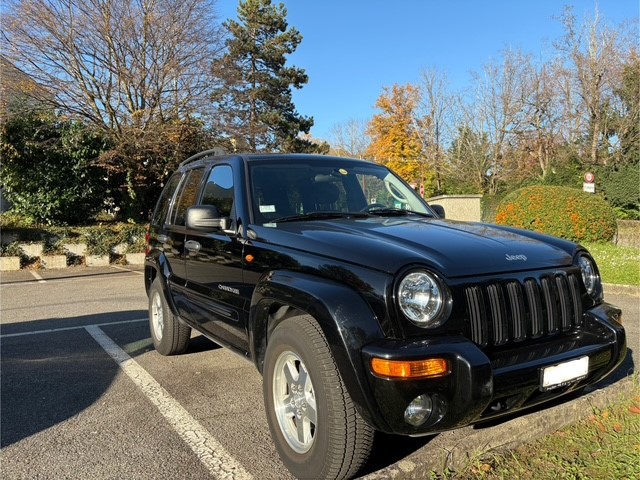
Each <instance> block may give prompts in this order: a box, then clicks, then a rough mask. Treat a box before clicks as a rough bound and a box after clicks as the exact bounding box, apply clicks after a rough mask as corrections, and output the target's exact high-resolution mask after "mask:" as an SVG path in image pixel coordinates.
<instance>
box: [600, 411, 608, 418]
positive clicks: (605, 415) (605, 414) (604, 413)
mask: <svg viewBox="0 0 640 480" xmlns="http://www.w3.org/2000/svg"><path fill="white" fill-rule="evenodd" d="M602 418H604V419H605V420H606V419H607V418H609V411H607V410H605V411H604V412H602Z"/></svg>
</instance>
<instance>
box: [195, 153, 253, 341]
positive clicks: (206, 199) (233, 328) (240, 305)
mask: <svg viewBox="0 0 640 480" xmlns="http://www.w3.org/2000/svg"><path fill="white" fill-rule="evenodd" d="M200 204H201V205H215V206H216V207H217V209H218V212H219V213H220V216H221V217H224V218H227V219H228V228H226V229H224V230H222V229H221V230H220V231H216V232H213V233H201V232H198V231H197V230H191V229H189V230H187V235H186V241H185V248H186V251H187V255H186V269H187V277H188V279H189V281H188V285H187V287H188V295H189V303H190V307H191V310H192V316H193V320H194V321H195V322H196V323H198V324H199V325H200V328H201V329H202V330H204V331H205V332H206V333H207V334H209V335H211V336H212V337H214V338H216V339H219V340H220V341H221V343H223V344H224V345H226V346H228V347H232V348H234V349H236V350H238V351H240V352H242V353H246V352H247V350H248V341H247V332H246V321H247V318H246V311H245V309H246V306H247V302H248V299H247V295H248V293H247V289H246V288H244V284H243V282H242V250H243V244H242V242H241V239H240V237H239V236H238V235H237V226H236V224H235V212H234V208H233V207H234V188H233V171H232V168H231V166H229V165H215V166H214V167H213V168H212V169H211V172H210V173H209V176H208V178H207V183H206V185H205V187H204V190H203V194H202V200H201V201H200Z"/></svg>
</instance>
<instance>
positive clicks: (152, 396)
mask: <svg viewBox="0 0 640 480" xmlns="http://www.w3.org/2000/svg"><path fill="white" fill-rule="evenodd" d="M85 329H86V330H87V332H89V334H90V335H91V336H92V337H93V338H94V339H95V341H96V342H98V343H99V344H100V346H101V347H102V348H103V349H104V351H105V352H107V353H108V354H109V356H110V357H111V358H113V360H115V362H116V363H117V364H118V365H119V366H120V368H121V369H122V370H123V371H124V373H126V374H127V376H128V377H129V378H130V379H131V380H132V381H133V383H135V384H136V386H137V387H138V388H139V389H140V390H141V391H142V393H144V394H145V396H146V397H147V398H148V399H149V400H150V401H151V403H153V404H154V405H155V406H156V407H157V408H158V410H159V411H160V413H161V414H162V416H163V417H164V418H165V419H166V420H167V421H168V422H169V424H170V425H171V426H172V427H173V429H174V430H175V431H176V432H177V433H178V435H180V437H181V438H182V440H184V442H185V443H186V444H187V445H189V447H190V448H191V450H192V451H193V452H194V453H195V454H196V455H197V456H198V458H199V459H200V461H201V462H202V464H203V465H204V466H205V467H206V468H207V470H209V472H210V473H211V475H213V477H214V478H220V479H241V480H245V479H246V480H249V479H251V478H253V477H252V476H251V474H250V473H248V472H247V471H246V470H245V469H244V468H243V467H242V465H240V464H239V463H238V462H237V461H236V460H235V459H234V458H233V457H232V456H231V455H229V453H227V451H226V450H225V449H224V447H223V446H222V445H221V444H220V443H218V441H217V440H216V439H215V438H213V437H212V436H211V434H210V433H209V432H208V431H207V430H206V429H205V428H204V427H203V426H202V425H200V423H199V422H198V421H197V420H196V419H195V418H193V417H192V416H191V415H190V414H189V412H187V411H186V410H185V409H184V407H182V405H180V404H179V403H178V402H177V401H176V400H175V399H174V398H173V397H172V396H171V395H169V392H167V391H166V390H165V389H164V388H163V387H162V385H160V384H159V383H158V382H156V381H155V379H154V378H153V377H152V376H151V375H150V374H149V373H148V372H147V371H146V370H145V369H144V368H142V367H141V366H140V365H139V364H138V363H137V362H136V361H135V360H134V359H133V358H131V357H130V356H129V355H128V354H127V353H126V352H125V351H124V350H122V349H121V348H120V347H119V346H118V345H116V343H115V342H114V341H113V340H111V338H109V336H107V335H106V334H105V333H104V332H103V331H102V330H101V329H100V327H98V326H96V325H90V326H87V327H85Z"/></svg>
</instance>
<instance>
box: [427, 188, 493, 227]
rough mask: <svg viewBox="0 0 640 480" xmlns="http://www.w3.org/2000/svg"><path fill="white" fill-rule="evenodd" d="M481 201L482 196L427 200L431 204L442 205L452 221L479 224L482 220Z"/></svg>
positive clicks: (454, 196) (449, 196)
mask: <svg viewBox="0 0 640 480" xmlns="http://www.w3.org/2000/svg"><path fill="white" fill-rule="evenodd" d="M481 199H482V195H439V196H437V197H431V198H427V199H426V200H427V203H429V204H437V205H442V207H443V208H444V212H445V215H446V218H448V219H450V220H462V221H465V222H479V221H481V219H482V207H481V206H480V200H481Z"/></svg>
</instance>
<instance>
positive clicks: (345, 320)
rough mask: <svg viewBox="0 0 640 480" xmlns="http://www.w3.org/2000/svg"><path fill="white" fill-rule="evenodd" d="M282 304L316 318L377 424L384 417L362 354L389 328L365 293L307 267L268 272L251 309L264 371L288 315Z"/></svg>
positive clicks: (254, 345)
mask: <svg viewBox="0 0 640 480" xmlns="http://www.w3.org/2000/svg"><path fill="white" fill-rule="evenodd" d="M281 306H290V307H293V308H295V309H296V310H299V311H301V312H303V313H306V314H309V315H311V316H312V317H314V318H315V320H316V321H317V322H318V324H319V326H320V328H321V329H322V331H323V333H324V335H325V337H326V339H327V342H328V344H329V348H330V349H331V353H332V355H333V358H334V359H335V362H336V365H337V366H338V370H339V371H340V375H341V376H342V379H343V380H344V383H345V386H346V387H347V391H348V392H349V395H350V396H351V399H352V400H353V402H354V404H355V405H356V408H357V409H358V412H359V413H360V415H361V416H362V417H363V418H364V419H365V420H366V421H367V422H368V423H370V424H371V425H373V426H376V425H380V423H381V422H384V420H383V419H382V418H381V417H380V415H378V414H377V413H376V412H377V407H375V405H374V404H373V403H372V402H371V398H372V397H371V392H370V391H369V385H368V381H367V372H366V371H365V366H364V364H363V362H362V357H361V351H362V348H363V346H365V345H366V344H368V343H371V342H373V341H377V340H382V339H383V338H384V333H383V331H382V329H381V327H380V324H379V323H378V321H377V319H376V317H375V315H374V313H373V311H372V310H371V308H370V307H369V305H368V304H367V302H366V301H365V300H364V299H363V298H362V296H361V295H360V294H359V293H358V292H357V291H355V290H353V289H351V288H349V287H348V286H346V285H344V284H341V283H338V282H335V281H332V280H329V279H326V278H322V277H316V276H313V275H308V274H304V273H298V272H289V271H274V272H270V273H268V274H267V275H265V276H264V277H263V278H262V279H261V281H260V282H259V283H258V285H257V286H256V289H255V290H254V294H253V297H252V299H251V308H250V312H249V318H250V320H249V348H250V349H251V350H252V351H251V355H252V357H253V360H254V362H255V364H256V367H257V368H258V370H259V371H260V372H261V373H262V370H263V365H264V353H265V350H266V345H267V342H268V341H269V338H268V337H269V333H270V332H271V331H273V329H274V328H275V327H276V326H277V324H278V323H279V321H281V320H282V319H284V318H286V317H283V318H278V316H277V315H275V316H273V315H271V314H272V313H273V312H274V309H277V308H278V307H281ZM374 417H375V418H374Z"/></svg>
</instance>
